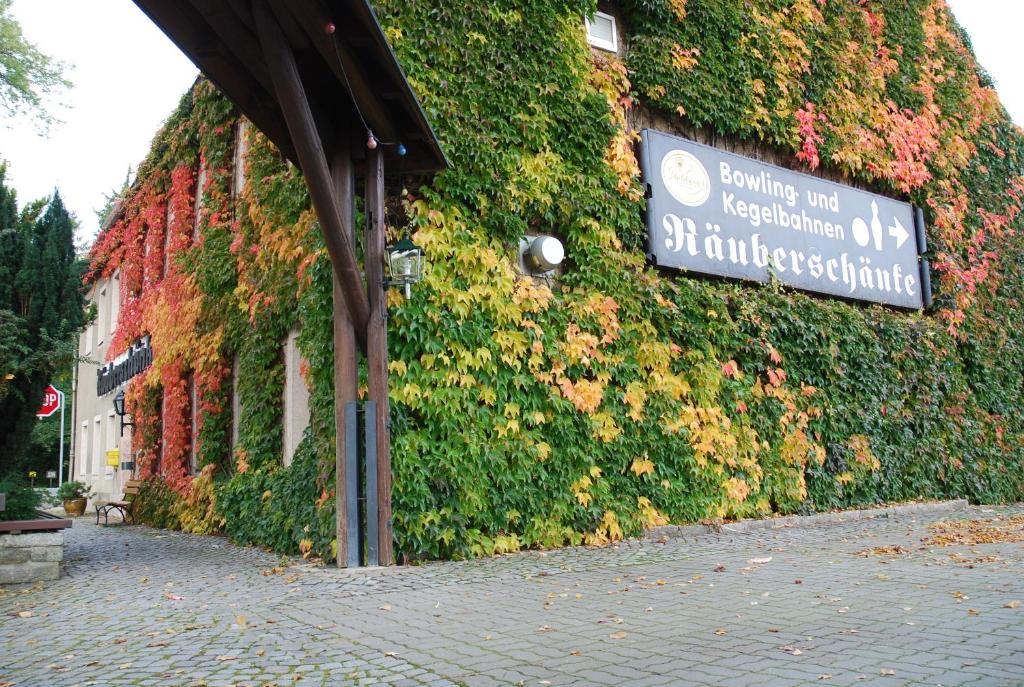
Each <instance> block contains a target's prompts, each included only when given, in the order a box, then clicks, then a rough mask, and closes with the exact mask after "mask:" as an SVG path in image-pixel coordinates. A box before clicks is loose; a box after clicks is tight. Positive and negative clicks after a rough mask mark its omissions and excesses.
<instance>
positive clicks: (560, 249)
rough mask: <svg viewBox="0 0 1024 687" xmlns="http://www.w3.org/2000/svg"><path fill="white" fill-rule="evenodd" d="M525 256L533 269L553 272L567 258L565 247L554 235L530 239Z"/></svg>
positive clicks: (541, 271) (528, 264)
mask: <svg viewBox="0 0 1024 687" xmlns="http://www.w3.org/2000/svg"><path fill="white" fill-rule="evenodd" d="M523 257H524V258H525V262H526V264H527V266H528V267H530V268H531V270H532V271H534V272H540V273H546V272H551V271H552V270H554V269H556V268H557V267H558V266H559V265H561V264H562V260H564V259H565V247H564V246H563V245H562V242H561V241H559V240H558V239H556V238H555V237H554V236H538V237H537V238H535V239H532V240H530V244H529V247H527V249H526V254H525V255H524V256H523Z"/></svg>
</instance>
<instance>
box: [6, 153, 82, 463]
mask: <svg viewBox="0 0 1024 687" xmlns="http://www.w3.org/2000/svg"><path fill="white" fill-rule="evenodd" d="M5 174H6V167H5V166H4V165H0V365H2V366H3V369H2V370H0V476H2V475H4V474H6V473H8V472H10V471H12V470H15V469H16V468H18V466H21V465H23V464H29V463H31V462H33V459H34V458H37V457H36V456H33V455H30V454H31V451H30V447H31V435H32V429H33V427H34V425H35V423H36V417H35V411H36V409H37V408H38V407H39V403H40V402H41V400H42V395H43V390H44V389H45V388H46V385H47V384H49V383H50V381H51V380H52V379H53V377H54V375H55V374H56V373H57V372H58V371H59V370H63V369H64V368H66V367H70V366H71V365H72V364H73V363H74V360H75V356H76V354H77V341H78V336H77V335H78V332H79V331H80V330H81V328H82V324H83V319H84V310H83V296H82V287H81V276H82V264H81V262H80V261H78V260H77V259H76V257H75V249H74V232H75V221H74V219H73V218H72V217H71V215H70V214H69V213H68V211H67V209H66V208H65V207H64V203H63V201H62V200H61V198H60V194H59V193H57V192H54V194H53V197H52V198H51V199H49V201H40V202H36V203H30V204H29V205H28V206H27V207H26V208H25V209H23V210H22V212H21V213H20V215H19V213H18V211H17V202H16V198H15V194H14V191H13V190H11V189H9V188H7V186H6V184H5V183H4V178H5ZM51 460H52V459H51Z"/></svg>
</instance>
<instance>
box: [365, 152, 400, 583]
mask: <svg viewBox="0 0 1024 687" xmlns="http://www.w3.org/2000/svg"><path fill="white" fill-rule="evenodd" d="M366 163H367V166H366V242H365V243H364V251H365V254H366V255H365V266H366V291H367V295H368V300H369V302H370V320H369V322H368V324H367V330H366V376H367V397H368V398H369V399H370V400H371V401H376V402H377V407H376V411H377V417H376V420H377V522H378V530H377V532H378V539H377V541H378V547H379V548H378V554H379V556H380V564H381V565H392V564H394V562H395V560H394V559H395V554H394V544H393V534H392V531H391V420H390V417H391V412H390V406H389V405H388V322H387V294H386V293H385V290H384V240H385V237H384V156H383V153H382V151H381V149H380V148H379V147H378V148H377V149H375V150H371V151H369V154H368V155H367V160H366ZM367 517H369V514H367Z"/></svg>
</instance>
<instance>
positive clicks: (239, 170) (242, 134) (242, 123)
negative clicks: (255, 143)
mask: <svg viewBox="0 0 1024 687" xmlns="http://www.w3.org/2000/svg"><path fill="white" fill-rule="evenodd" d="M247 129H248V122H246V120H245V119H244V118H240V119H239V120H238V125H237V126H236V127H235V154H234V160H233V163H232V164H233V167H234V169H233V171H234V179H233V183H232V184H231V197H232V198H237V197H239V196H240V195H242V189H243V188H245V156H246V153H248V152H249V141H248V139H247V137H246V131H247Z"/></svg>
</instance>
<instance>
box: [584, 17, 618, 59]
mask: <svg viewBox="0 0 1024 687" xmlns="http://www.w3.org/2000/svg"><path fill="white" fill-rule="evenodd" d="M584 21H585V22H586V26H587V42H588V43H590V44H591V45H592V46H594V47H595V48H600V49H601V50H608V51H610V52H618V51H619V38H618V32H617V31H616V30H615V17H613V16H612V15H610V14H605V13H604V12H594V16H593V17H589V18H587V19H585V20H584Z"/></svg>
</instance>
